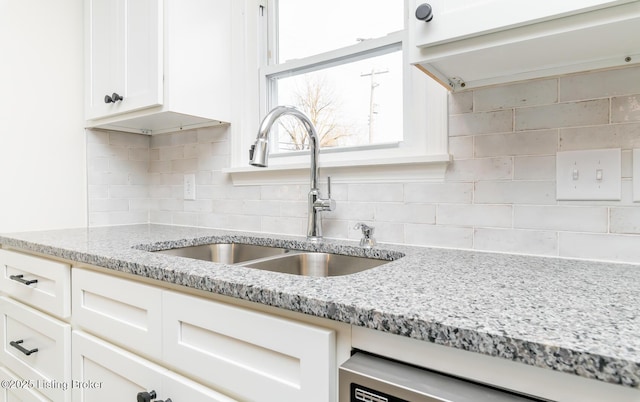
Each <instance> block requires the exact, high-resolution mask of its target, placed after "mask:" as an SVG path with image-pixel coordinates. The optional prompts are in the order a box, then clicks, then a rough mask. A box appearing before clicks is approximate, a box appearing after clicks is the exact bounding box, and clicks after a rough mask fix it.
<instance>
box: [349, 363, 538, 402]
mask: <svg viewBox="0 0 640 402" xmlns="http://www.w3.org/2000/svg"><path fill="white" fill-rule="evenodd" d="M339 382H340V384H339V387H340V394H339V397H340V399H339V400H340V402H531V401H540V400H539V399H533V398H529V397H526V396H520V395H516V394H512V393H509V392H506V391H501V390H497V389H494V388H491V387H487V386H483V385H480V384H476V383H473V382H469V381H464V380H461V379H458V378H454V377H449V376H446V375H443V374H438V373H435V372H432V371H428V370H424V369H421V368H418V367H413V366H410V365H407V364H403V363H399V362H396V361H391V360H387V359H384V358H380V357H377V356H372V355H369V354H366V353H362V352H357V353H355V354H354V355H353V356H352V357H351V358H350V359H349V360H347V361H346V362H345V363H344V364H343V365H342V366H340V374H339Z"/></svg>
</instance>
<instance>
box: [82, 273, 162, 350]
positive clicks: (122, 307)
mask: <svg viewBox="0 0 640 402" xmlns="http://www.w3.org/2000/svg"><path fill="white" fill-rule="evenodd" d="M72 296H73V297H72V302H71V303H72V305H73V323H74V325H75V326H76V327H80V328H82V329H85V330H87V331H89V332H92V333H95V334H99V335H100V337H102V338H104V339H107V340H109V341H110V342H113V343H115V344H117V345H120V346H122V347H124V348H126V349H130V350H135V351H136V353H137V354H140V355H143V356H149V357H154V356H160V353H161V349H162V346H161V339H162V338H161V336H160V332H161V331H162V328H161V322H162V317H161V314H162V313H161V296H162V291H161V289H160V288H157V287H155V286H148V285H145V284H142V283H139V282H135V281H130V280H126V279H122V278H117V277H115V276H109V275H105V274H101V273H98V272H94V271H89V270H85V269H74V270H73V276H72Z"/></svg>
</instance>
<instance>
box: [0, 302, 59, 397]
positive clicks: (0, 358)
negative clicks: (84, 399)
mask: <svg viewBox="0 0 640 402" xmlns="http://www.w3.org/2000/svg"><path fill="white" fill-rule="evenodd" d="M0 342H1V343H2V349H1V350H0V362H2V364H3V365H4V366H6V367H7V368H8V369H10V370H11V371H13V372H14V373H16V374H17V375H19V376H20V377H21V378H23V379H25V380H31V381H33V382H35V383H36V388H37V389H38V390H39V391H40V392H42V393H43V394H44V395H45V396H47V397H49V398H51V399H53V400H55V401H69V400H70V396H71V389H70V385H69V384H70V380H71V326H70V325H69V324H65V323H63V322H61V321H58V320H56V319H54V318H51V317H49V316H48V315H46V314H43V313H41V312H39V311H37V310H34V309H32V308H30V307H27V306H24V305H22V304H20V303H18V302H16V301H14V300H11V299H9V298H6V297H0Z"/></svg>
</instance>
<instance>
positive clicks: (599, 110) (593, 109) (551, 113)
mask: <svg viewBox="0 0 640 402" xmlns="http://www.w3.org/2000/svg"><path fill="white" fill-rule="evenodd" d="M607 123H609V100H608V99H596V100H589V101H582V102H570V103H558V104H554V105H545V106H533V107H525V108H521V109H516V113H515V129H516V131H523V130H541V129H552V128H561V127H575V126H593V125H597V124H607Z"/></svg>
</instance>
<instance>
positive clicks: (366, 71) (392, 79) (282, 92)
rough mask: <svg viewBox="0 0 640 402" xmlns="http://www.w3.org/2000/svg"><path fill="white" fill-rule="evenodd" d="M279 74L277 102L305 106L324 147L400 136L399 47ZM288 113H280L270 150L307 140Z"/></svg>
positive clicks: (386, 140) (300, 145) (305, 144)
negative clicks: (301, 71)
mask: <svg viewBox="0 0 640 402" xmlns="http://www.w3.org/2000/svg"><path fill="white" fill-rule="evenodd" d="M275 80H276V82H275V85H277V89H276V93H277V101H276V104H277V105H293V106H296V107H298V108H300V109H301V110H303V111H304V112H305V113H306V114H307V115H308V116H309V118H310V119H311V120H312V122H313V123H314V125H315V127H316V131H317V132H318V137H319V139H320V146H321V147H322V148H329V147H342V146H359V145H370V144H381V143H389V142H397V141H401V140H402V52H401V51H394V52H392V53H388V54H384V55H382V56H375V57H371V58H368V59H363V60H359V61H355V62H351V63H346V64H342V65H339V66H336V67H330V68H326V69H322V70H318V71H314V72H311V73H306V74H300V75H295V76H287V77H282V78H278V79H275ZM274 106H275V105H274ZM287 117H288V116H285V117H283V118H282V119H280V122H281V124H280V126H279V128H278V136H274V137H277V141H276V143H274V144H272V152H276V153H277V152H288V151H296V150H302V149H307V148H308V146H309V143H308V138H307V136H306V131H305V130H304V128H303V127H302V125H301V124H300V123H299V122H298V121H297V120H296V119H295V118H287Z"/></svg>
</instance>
